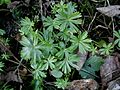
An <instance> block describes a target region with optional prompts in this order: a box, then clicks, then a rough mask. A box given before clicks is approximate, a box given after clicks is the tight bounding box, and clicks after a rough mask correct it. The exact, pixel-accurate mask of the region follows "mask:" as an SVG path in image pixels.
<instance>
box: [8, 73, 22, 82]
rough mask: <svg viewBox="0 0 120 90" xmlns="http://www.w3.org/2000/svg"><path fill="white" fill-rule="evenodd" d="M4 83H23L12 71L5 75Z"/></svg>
mask: <svg viewBox="0 0 120 90" xmlns="http://www.w3.org/2000/svg"><path fill="white" fill-rule="evenodd" d="M6 81H7V82H10V81H15V82H19V83H23V81H22V79H21V78H20V76H18V75H17V74H15V72H14V71H10V72H8V73H7V75H6Z"/></svg>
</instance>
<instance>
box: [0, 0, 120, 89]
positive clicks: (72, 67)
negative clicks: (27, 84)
mask: <svg viewBox="0 0 120 90" xmlns="http://www.w3.org/2000/svg"><path fill="white" fill-rule="evenodd" d="M10 2H11V1H10V0H2V1H0V4H8V3H10ZM51 8H52V13H51V15H50V16H46V17H45V16H41V18H42V22H43V27H42V28H41V29H40V30H39V29H36V26H35V25H36V22H37V20H36V21H34V19H33V20H32V19H31V18H28V17H25V18H22V19H21V20H20V28H19V33H20V36H21V40H20V41H19V43H20V44H21V49H20V58H21V61H20V62H19V65H18V67H17V68H19V66H20V65H21V62H22V61H25V62H27V64H28V67H27V68H29V69H30V71H31V74H32V77H33V80H32V84H33V85H34V86H33V87H34V90H43V89H44V87H45V86H44V82H46V81H45V79H47V78H48V76H51V78H52V79H53V86H54V87H56V88H60V89H63V90H64V89H65V88H66V87H67V86H68V84H69V82H70V78H71V77H72V74H74V71H77V70H78V69H77V68H79V66H78V65H77V64H78V62H79V61H80V60H81V57H80V56H79V55H78V52H80V53H81V54H85V53H87V52H90V54H91V55H92V56H90V57H89V58H88V59H87V61H86V62H85V63H84V65H83V67H82V68H81V70H79V71H78V73H79V75H80V77H82V78H93V79H95V78H99V77H98V76H97V75H96V72H98V71H99V70H100V66H101V65H102V64H103V63H104V62H103V59H102V57H101V56H109V55H111V54H112V52H113V51H114V46H115V45H116V44H117V45H118V47H120V31H118V32H117V31H114V32H113V34H114V36H115V38H116V40H115V42H112V43H106V42H102V44H101V45H100V43H101V42H96V41H94V40H92V39H90V37H89V33H88V32H87V31H84V30H82V29H81V28H80V25H81V24H83V20H82V15H81V13H80V12H78V11H77V9H76V4H73V3H72V2H69V3H66V4H65V3H64V2H62V1H61V2H60V3H58V4H54V5H52V6H51ZM38 21H39V20H38ZM4 34H5V31H4V30H2V29H0V36H2V35H4ZM0 39H1V38H0ZM0 41H1V40H0ZM3 41H5V40H3ZM6 42H7V39H6ZM96 43H97V44H96ZM2 44H3V43H2ZM4 44H5V43H4ZM0 53H2V55H0V56H1V57H0V71H1V72H2V71H3V68H4V67H5V66H4V61H3V60H7V59H8V58H9V54H8V53H6V52H0ZM100 55H101V56H100ZM71 73H72V74H71ZM9 89H10V88H9V87H8V86H6V87H5V89H3V90H9ZM10 90H13V89H10Z"/></svg>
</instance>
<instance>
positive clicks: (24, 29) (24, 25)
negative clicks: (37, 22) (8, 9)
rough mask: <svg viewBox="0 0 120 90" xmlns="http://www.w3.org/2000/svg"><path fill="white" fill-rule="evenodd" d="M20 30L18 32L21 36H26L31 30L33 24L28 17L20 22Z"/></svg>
mask: <svg viewBox="0 0 120 90" xmlns="http://www.w3.org/2000/svg"><path fill="white" fill-rule="evenodd" d="M20 22H21V29H20V30H19V31H20V32H21V34H22V35H27V34H29V33H30V31H31V30H33V26H34V22H33V21H31V20H30V19H29V18H28V17H25V19H22V20H21V21H20Z"/></svg>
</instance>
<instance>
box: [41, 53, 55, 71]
mask: <svg viewBox="0 0 120 90" xmlns="http://www.w3.org/2000/svg"><path fill="white" fill-rule="evenodd" d="M56 61H57V59H55V57H54V56H51V55H50V56H49V57H48V58H46V59H45V60H44V61H43V62H44V63H43V66H42V68H43V70H48V69H49V68H50V69H51V70H53V69H54V68H55V62H56Z"/></svg>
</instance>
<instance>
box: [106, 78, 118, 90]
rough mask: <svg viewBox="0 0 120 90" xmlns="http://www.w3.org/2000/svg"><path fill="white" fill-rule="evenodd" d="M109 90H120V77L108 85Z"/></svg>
mask: <svg viewBox="0 0 120 90" xmlns="http://www.w3.org/2000/svg"><path fill="white" fill-rule="evenodd" d="M107 90H120V77H119V78H117V79H116V80H113V81H111V82H110V83H108V88H107Z"/></svg>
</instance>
